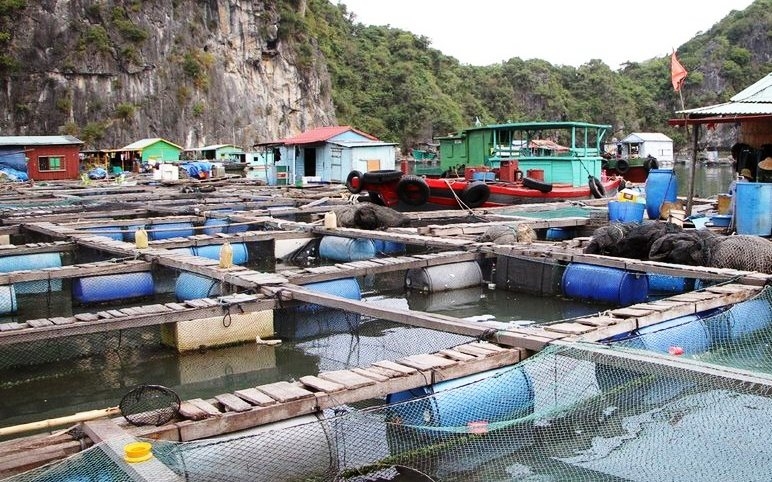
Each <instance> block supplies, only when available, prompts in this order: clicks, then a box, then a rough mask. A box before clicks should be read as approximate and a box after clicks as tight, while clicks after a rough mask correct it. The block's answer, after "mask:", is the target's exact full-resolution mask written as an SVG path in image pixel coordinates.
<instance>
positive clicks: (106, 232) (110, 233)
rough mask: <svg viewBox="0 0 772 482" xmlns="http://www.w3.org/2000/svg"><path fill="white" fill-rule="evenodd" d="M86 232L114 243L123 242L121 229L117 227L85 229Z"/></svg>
mask: <svg viewBox="0 0 772 482" xmlns="http://www.w3.org/2000/svg"><path fill="white" fill-rule="evenodd" d="M86 231H88V232H89V233H94V234H96V235H99V236H104V237H106V238H110V239H114V240H115V241H123V238H124V233H123V228H119V227H118V226H102V227H99V228H87V229H86Z"/></svg>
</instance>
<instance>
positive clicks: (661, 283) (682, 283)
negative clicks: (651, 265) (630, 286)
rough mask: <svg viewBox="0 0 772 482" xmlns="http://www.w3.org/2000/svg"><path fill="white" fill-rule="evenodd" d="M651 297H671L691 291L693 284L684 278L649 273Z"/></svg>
mask: <svg viewBox="0 0 772 482" xmlns="http://www.w3.org/2000/svg"><path fill="white" fill-rule="evenodd" d="M647 276H648V277H649V296H670V295H677V294H681V293H685V292H687V291H690V285H691V283H690V282H689V280H687V279H686V278H684V277H682V276H670V275H666V274H656V273H649V274H648V275H647Z"/></svg>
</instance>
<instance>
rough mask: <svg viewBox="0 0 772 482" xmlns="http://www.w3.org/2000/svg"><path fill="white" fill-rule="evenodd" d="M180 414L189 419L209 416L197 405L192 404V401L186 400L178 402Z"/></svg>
mask: <svg viewBox="0 0 772 482" xmlns="http://www.w3.org/2000/svg"><path fill="white" fill-rule="evenodd" d="M179 412H180V415H182V416H183V417H185V418H187V419H189V420H203V419H205V418H207V417H210V415H209V414H208V413H206V412H205V411H203V410H201V409H200V408H198V407H197V406H195V405H193V404H192V403H190V402H188V401H187V400H183V401H182V402H180V410H179Z"/></svg>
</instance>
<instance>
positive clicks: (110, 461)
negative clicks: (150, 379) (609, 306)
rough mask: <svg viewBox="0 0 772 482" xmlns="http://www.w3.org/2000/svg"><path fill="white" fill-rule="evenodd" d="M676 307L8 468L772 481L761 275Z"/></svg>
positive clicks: (204, 477) (163, 474)
mask: <svg viewBox="0 0 772 482" xmlns="http://www.w3.org/2000/svg"><path fill="white" fill-rule="evenodd" d="M681 321H683V322H678V323H675V322H674V323H669V324H664V325H662V326H661V327H658V328H656V329H647V330H639V331H638V332H634V333H631V334H630V335H629V336H625V337H620V338H619V339H610V340H607V341H605V342H603V343H581V342H580V343H574V344H568V343H565V344H558V345H552V346H549V347H547V348H546V349H544V350H543V351H541V352H539V353H537V354H535V355H533V356H531V357H530V358H528V359H526V360H525V361H523V362H521V363H519V364H517V365H514V366H509V367H505V368H500V369H496V370H493V371H490V372H485V373H483V374H480V375H475V376H471V377H465V378H463V379H460V380H457V381H450V382H449V383H445V382H440V383H435V384H433V385H429V386H428V388H423V389H419V390H412V391H409V392H402V393H398V394H391V395H390V396H388V397H386V398H385V399H379V400H374V401H370V402H368V403H365V404H360V405H357V406H352V405H347V404H344V403H341V404H340V406H339V407H337V408H336V409H334V410H327V411H324V412H323V413H320V414H317V415H314V416H304V417H300V418H297V419H293V420H288V421H285V422H281V423H278V424H273V425H266V426H263V427H259V428H257V429H251V430H248V431H245V432H241V433H235V434H229V435H225V436H222V437H218V438H216V439H208V440H202V441H195V442H185V443H173V442H161V441H150V442H151V443H152V446H153V454H154V456H155V457H154V459H153V461H154V462H153V463H154V464H155V465H147V466H144V468H143V466H142V465H141V464H139V465H135V466H130V467H129V468H128V469H127V468H126V465H127V464H125V463H124V462H123V461H121V460H120V459H118V458H116V457H115V456H110V446H107V445H105V444H99V445H96V446H94V447H92V448H90V449H88V450H86V451H84V452H81V453H79V454H78V455H76V456H73V457H71V458H69V459H66V460H64V461H62V462H59V463H56V464H54V465H51V466H48V467H43V468H40V469H36V470H35V471H33V472H28V473H26V474H23V475H20V476H16V477H13V478H11V479H9V480H12V481H15V482H19V481H32V480H36V481H38V480H44V481H57V482H58V481H75V480H90V481H102V480H186V481H229V482H232V481H262V480H265V481H295V480H312V481H314V480H317V481H329V480H339V481H352V482H353V481H355V482H365V481H385V480H396V481H406V480H411V481H416V480H421V481H423V480H438V481H439V480H443V481H505V480H507V481H508V480H525V481H537V480H539V481H541V480H577V481H599V480H600V481H621V480H636V481H650V480H744V481H754V480H759V481H761V480H769V474H770V473H772V445H770V444H769V443H768V438H769V433H770V429H771V428H772V356H770V355H772V349H770V348H769V347H770V346H772V288H770V287H767V288H766V289H764V290H763V291H762V292H761V293H760V294H759V295H758V296H757V297H755V298H753V299H750V300H747V301H744V302H742V303H738V304H736V305H733V306H731V307H727V308H726V309H719V310H714V311H712V312H709V313H704V314H702V315H701V316H695V317H692V318H690V319H689V320H686V321H684V320H681ZM703 337H704V338H703ZM154 470H157V472H153V471H154ZM138 473H139V474H140V475H141V476H142V477H140V478H137V474H138ZM132 477H133V478H132ZM143 477H144V478H143ZM154 477H155V478H154ZM168 477H172V478H168ZM175 477H176V478H175Z"/></svg>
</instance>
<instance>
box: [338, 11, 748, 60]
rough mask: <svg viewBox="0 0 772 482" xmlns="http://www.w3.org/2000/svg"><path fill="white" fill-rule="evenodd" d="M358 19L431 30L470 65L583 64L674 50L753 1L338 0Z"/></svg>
mask: <svg viewBox="0 0 772 482" xmlns="http://www.w3.org/2000/svg"><path fill="white" fill-rule="evenodd" d="M331 1H332V3H343V4H345V5H346V7H347V9H348V11H349V12H353V13H354V14H355V22H360V23H363V24H366V25H388V26H391V27H393V28H399V29H402V30H407V31H409V32H412V33H414V34H416V35H423V36H425V37H427V38H429V39H430V40H431V47H432V48H435V49H437V50H439V51H441V52H442V53H444V54H445V55H449V56H452V57H455V58H456V59H458V60H459V61H460V62H461V63H463V64H471V65H478V66H479V65H491V64H497V63H499V62H501V61H504V60H508V59H510V58H513V57H520V58H521V59H523V60H528V59H544V60H546V61H548V62H550V63H551V64H553V65H572V66H574V67H579V66H580V65H582V64H586V63H587V62H589V61H590V60H592V59H600V60H602V61H603V62H604V63H606V65H608V66H609V67H611V68H612V69H613V70H617V69H619V67H620V66H621V64H623V63H625V62H627V61H632V62H643V61H646V60H649V59H652V58H655V57H664V56H667V55H670V53H671V52H672V49H674V48H675V49H677V48H678V47H679V46H680V45H681V44H684V43H686V42H687V41H688V40H690V39H691V38H692V37H694V36H695V35H697V34H698V33H699V32H706V31H708V30H709V29H710V28H711V27H712V26H713V25H714V24H716V23H717V22H719V21H720V20H721V19H723V18H724V17H726V16H727V15H728V14H729V12H731V11H732V10H744V9H745V8H746V7H748V6H749V5H751V4H752V3H753V0H712V1H706V0H648V1H636V2H633V1H630V0H583V1H572V0H464V1H462V0H331Z"/></svg>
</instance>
